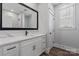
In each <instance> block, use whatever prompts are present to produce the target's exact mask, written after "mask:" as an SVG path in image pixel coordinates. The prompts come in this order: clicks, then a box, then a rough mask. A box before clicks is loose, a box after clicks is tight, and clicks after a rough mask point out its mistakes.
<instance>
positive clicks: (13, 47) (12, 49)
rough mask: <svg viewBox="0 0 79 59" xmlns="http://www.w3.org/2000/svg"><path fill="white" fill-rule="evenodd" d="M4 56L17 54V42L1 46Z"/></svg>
mask: <svg viewBox="0 0 79 59" xmlns="http://www.w3.org/2000/svg"><path fill="white" fill-rule="evenodd" d="M3 55H4V56H18V55H19V44H10V45H7V46H5V47H3Z"/></svg>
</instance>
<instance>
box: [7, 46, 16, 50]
mask: <svg viewBox="0 0 79 59" xmlns="http://www.w3.org/2000/svg"><path fill="white" fill-rule="evenodd" d="M15 48H16V46H14V47H12V48H9V49H7V51H8V50H11V49H15Z"/></svg>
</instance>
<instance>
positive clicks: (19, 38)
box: [0, 34, 45, 46]
mask: <svg viewBox="0 0 79 59" xmlns="http://www.w3.org/2000/svg"><path fill="white" fill-rule="evenodd" d="M43 35H45V34H34V35H27V36H26V35H23V36H22V35H21V36H13V37H0V46H3V45H6V44H10V43H14V42H20V41H23V40H29V39H31V38H35V37H39V36H43Z"/></svg>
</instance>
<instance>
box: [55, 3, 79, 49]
mask: <svg viewBox="0 0 79 59" xmlns="http://www.w3.org/2000/svg"><path fill="white" fill-rule="evenodd" d="M75 8H76V9H75V21H76V24H75V26H76V28H75V29H73V30H60V29H59V28H58V22H59V19H58V12H57V11H58V10H57V9H56V8H55V17H56V18H55V43H58V44H63V45H66V46H70V47H73V48H79V4H76V5H75Z"/></svg>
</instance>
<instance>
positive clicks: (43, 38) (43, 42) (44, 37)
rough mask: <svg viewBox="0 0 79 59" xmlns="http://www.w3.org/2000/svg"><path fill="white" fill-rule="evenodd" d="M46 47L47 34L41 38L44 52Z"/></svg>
mask: <svg viewBox="0 0 79 59" xmlns="http://www.w3.org/2000/svg"><path fill="white" fill-rule="evenodd" d="M45 49H46V36H43V37H42V40H41V51H42V52H44V51H45Z"/></svg>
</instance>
